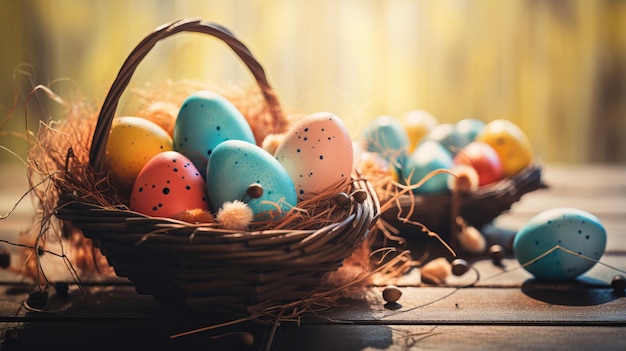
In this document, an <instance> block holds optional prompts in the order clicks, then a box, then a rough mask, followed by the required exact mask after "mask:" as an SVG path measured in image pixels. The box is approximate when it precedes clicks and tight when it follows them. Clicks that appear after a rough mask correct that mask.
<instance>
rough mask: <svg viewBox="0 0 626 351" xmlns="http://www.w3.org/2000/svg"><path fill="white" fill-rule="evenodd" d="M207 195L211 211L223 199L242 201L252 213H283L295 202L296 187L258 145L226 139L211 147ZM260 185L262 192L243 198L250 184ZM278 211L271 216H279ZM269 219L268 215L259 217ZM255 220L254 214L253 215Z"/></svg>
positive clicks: (282, 168) (277, 163)
mask: <svg viewBox="0 0 626 351" xmlns="http://www.w3.org/2000/svg"><path fill="white" fill-rule="evenodd" d="M206 183H207V195H208V197H209V202H210V204H211V208H212V210H213V211H218V210H219V209H220V208H221V207H222V204H224V202H226V201H234V200H244V202H246V203H247V204H248V206H249V207H250V209H252V212H253V213H254V214H255V216H256V215H259V214H267V215H270V213H271V212H272V211H274V212H277V207H278V208H280V209H281V211H282V212H283V213H285V212H287V211H289V210H290V209H291V208H293V207H294V206H296V204H297V196H296V189H295V187H294V185H293V182H292V181H291V178H290V177H289V174H288V173H287V171H286V170H285V168H284V167H283V166H282V165H281V164H280V162H278V161H277V160H276V159H275V158H274V157H273V156H272V155H271V154H270V153H268V152H267V151H265V150H264V149H263V148H261V147H260V146H257V145H255V144H252V143H249V142H245V141H241V140H227V141H224V142H222V143H220V144H219V145H217V146H216V147H215V149H213V152H212V153H211V157H210V158H209V162H208V164H207V169H206ZM254 183H257V184H260V185H261V186H262V187H263V195H262V196H261V197H259V198H255V199H247V198H246V191H247V189H248V187H249V186H250V185H251V184H254ZM280 216H281V214H280V213H276V215H271V217H280ZM261 217H262V218H263V219H269V217H268V216H261ZM257 219H258V217H257Z"/></svg>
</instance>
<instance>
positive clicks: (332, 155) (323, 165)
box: [274, 112, 353, 199]
mask: <svg viewBox="0 0 626 351" xmlns="http://www.w3.org/2000/svg"><path fill="white" fill-rule="evenodd" d="M274 157H276V159H277V160H278V162H280V163H281V164H282V165H283V167H285V169H286V170H287V173H289V176H290V177H291V180H292V181H293V184H294V185H295V187H296V192H297V194H298V198H300V199H302V198H305V197H308V196H312V195H315V194H319V193H321V192H323V191H325V190H327V189H328V188H330V187H332V186H337V185H338V184H341V183H342V182H347V181H348V180H349V179H350V175H351V172H352V167H353V149H352V139H351V138H350V133H349V132H348V129H347V128H346V126H345V125H344V123H343V122H342V121H341V119H339V117H337V116H335V115H334V114H332V113H329V112H318V113H314V114H311V115H308V116H307V117H305V118H303V119H301V120H299V121H298V122H296V123H295V124H294V125H293V126H292V127H291V128H290V129H289V131H287V133H286V134H285V137H284V138H283V140H282V142H281V143H280V144H279V145H278V148H277V149H276V152H275V154H274Z"/></svg>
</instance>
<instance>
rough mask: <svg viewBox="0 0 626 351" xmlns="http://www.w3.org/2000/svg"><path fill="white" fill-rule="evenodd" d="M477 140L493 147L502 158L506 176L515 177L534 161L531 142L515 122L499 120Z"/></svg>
mask: <svg viewBox="0 0 626 351" xmlns="http://www.w3.org/2000/svg"><path fill="white" fill-rule="evenodd" d="M476 140H479V141H483V142H485V143H487V144H489V145H491V146H492V147H493V148H494V150H496V152H497V153H498V156H500V159H501V161H502V167H503V169H504V174H505V175H507V176H513V175H516V174H517V173H519V172H520V171H521V170H523V169H524V168H526V167H528V165H530V163H531V162H532V159H533V150H532V145H531V143H530V140H529V139H528V137H527V136H526V134H524V132H523V131H522V130H521V129H520V128H519V127H518V126H517V125H516V124H515V123H513V122H511V121H509V120H505V119H497V120H494V121H491V122H489V123H487V124H486V125H485V128H484V129H483V130H482V131H481V133H480V134H478V135H477V136H476Z"/></svg>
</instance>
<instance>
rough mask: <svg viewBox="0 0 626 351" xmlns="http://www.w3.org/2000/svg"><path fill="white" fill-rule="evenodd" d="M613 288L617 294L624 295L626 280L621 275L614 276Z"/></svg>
mask: <svg viewBox="0 0 626 351" xmlns="http://www.w3.org/2000/svg"><path fill="white" fill-rule="evenodd" d="M611 287H612V288H613V292H615V293H616V294H623V293H624V290H626V278H624V276H623V275H621V274H618V275H616V276H614V277H613V279H612V280H611Z"/></svg>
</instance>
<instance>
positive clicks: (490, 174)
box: [454, 141, 504, 186]
mask: <svg viewBox="0 0 626 351" xmlns="http://www.w3.org/2000/svg"><path fill="white" fill-rule="evenodd" d="M454 163H455V164H465V165H468V166H471V167H473V168H474V169H475V170H476V173H478V185H479V186H483V185H487V184H491V183H494V182H497V181H499V180H501V179H502V178H504V168H503V167H502V161H501V160H500V156H498V153H497V152H496V150H495V149H494V148H493V147H491V146H490V145H489V144H487V143H485V142H482V141H473V142H471V143H469V144H467V145H466V146H465V147H464V148H462V149H461V151H460V152H459V153H458V154H457V155H456V156H455V157H454Z"/></svg>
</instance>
